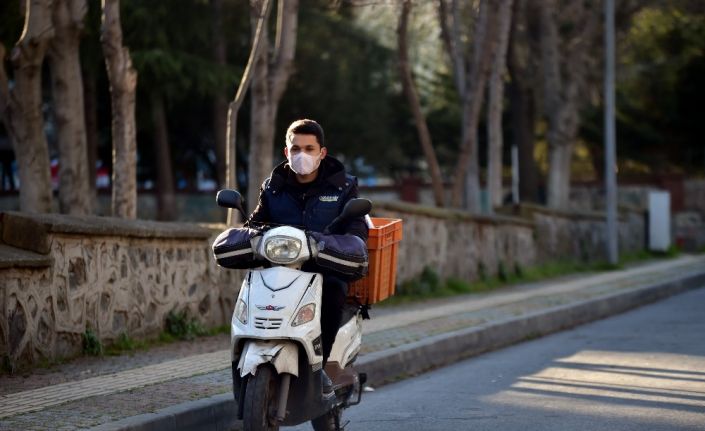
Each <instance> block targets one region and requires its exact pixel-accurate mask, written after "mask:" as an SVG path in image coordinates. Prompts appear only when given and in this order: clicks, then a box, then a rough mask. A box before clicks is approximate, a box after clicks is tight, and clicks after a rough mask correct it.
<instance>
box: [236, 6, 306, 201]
mask: <svg viewBox="0 0 705 431" xmlns="http://www.w3.org/2000/svg"><path fill="white" fill-rule="evenodd" d="M260 3H261V2H259V1H255V2H253V9H252V10H253V20H254V19H255V18H258V17H259V16H260V15H261V12H260V11H262V6H263V5H262V4H260ZM298 10H299V1H298V0H288V1H282V0H280V1H279V5H278V10H277V32H276V40H275V44H274V49H273V54H272V56H271V59H268V57H269V56H268V51H269V50H268V49H264V48H263V49H262V50H261V52H260V55H259V58H258V59H257V61H256V62H255V63H254V76H253V79H254V82H253V84H252V85H253V88H252V115H251V126H252V127H251V131H250V159H249V168H250V169H249V170H250V172H249V178H248V187H247V199H248V201H249V202H250V209H253V208H254V207H253V206H252V205H254V202H256V199H257V196H258V194H259V187H260V185H261V184H262V182H263V181H264V179H265V178H266V177H267V176H268V175H269V173H270V171H271V169H272V167H273V163H272V155H273V147H274V135H275V133H274V128H275V127H276V119H277V109H278V105H279V101H280V100H281V97H282V95H283V94H284V90H285V89H286V85H287V82H288V81H289V76H291V72H292V71H293V63H294V54H295V52H296V36H297V27H298ZM261 37H262V38H263V39H262V43H263V44H264V47H267V46H268V45H269V43H268V39H267V35H266V34H263V35H262V36H261Z"/></svg>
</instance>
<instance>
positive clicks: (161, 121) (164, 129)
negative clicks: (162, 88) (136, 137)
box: [152, 94, 177, 220]
mask: <svg viewBox="0 0 705 431" xmlns="http://www.w3.org/2000/svg"><path fill="white" fill-rule="evenodd" d="M152 122H153V126H154V149H155V151H154V155H155V158H156V164H157V166H156V167H157V219H158V220H175V219H176V216H177V214H176V212H177V210H176V195H175V192H174V174H173V169H172V163H171V147H170V145H169V127H168V125H167V121H166V113H165V112H164V100H163V99H162V97H161V96H160V95H157V94H155V95H153V96H152Z"/></svg>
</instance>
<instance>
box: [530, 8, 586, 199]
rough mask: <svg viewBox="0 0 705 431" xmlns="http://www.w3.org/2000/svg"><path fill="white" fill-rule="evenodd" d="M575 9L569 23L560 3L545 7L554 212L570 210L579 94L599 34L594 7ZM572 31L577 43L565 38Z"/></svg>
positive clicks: (550, 193)
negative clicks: (564, 27) (591, 47)
mask: <svg viewBox="0 0 705 431" xmlns="http://www.w3.org/2000/svg"><path fill="white" fill-rule="evenodd" d="M576 5H577V6H578V7H576V8H575V10H574V11H573V12H572V14H571V15H570V16H567V17H566V16H564V14H562V13H561V14H559V11H558V7H557V4H556V0H545V1H541V2H540V16H541V36H540V39H541V62H542V65H543V79H544V85H543V88H544V105H545V111H546V116H547V117H548V133H547V138H548V144H549V161H550V166H549V175H548V183H547V196H548V205H549V206H551V207H554V208H565V207H568V205H569V198H570V164H571V163H570V161H571V156H572V151H573V147H574V145H575V140H576V136H577V133H578V127H579V122H580V117H579V110H580V101H579V97H578V93H579V88H580V86H581V85H582V81H583V79H584V75H585V69H586V68H587V67H588V65H587V61H586V59H587V57H588V52H587V51H588V49H589V47H590V45H589V44H590V41H591V40H592V36H593V35H594V34H595V33H596V32H597V31H598V30H599V26H598V25H597V22H598V21H599V16H600V13H599V10H598V11H595V10H591V9H590V8H591V5H590V4H589V2H582V3H577V4H576ZM559 16H560V17H561V18H563V21H562V22H561V23H560V24H563V23H564V22H567V23H570V24H571V26H570V27H568V26H566V30H565V31H563V30H562V31H561V32H560V33H559V31H558V28H559V22H558V20H559ZM560 27H561V29H563V26H560ZM569 31H571V32H572V33H573V37H572V38H570V34H568V35H566V34H564V33H567V32H569ZM562 39H567V42H566V41H563V40H562ZM561 46H563V52H562V51H561Z"/></svg>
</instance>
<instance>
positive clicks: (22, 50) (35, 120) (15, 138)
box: [1, 0, 54, 213]
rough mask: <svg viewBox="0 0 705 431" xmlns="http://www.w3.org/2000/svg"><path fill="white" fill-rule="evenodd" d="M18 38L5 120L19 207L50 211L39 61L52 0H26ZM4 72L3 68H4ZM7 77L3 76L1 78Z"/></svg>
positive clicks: (49, 35) (44, 47)
mask: <svg viewBox="0 0 705 431" xmlns="http://www.w3.org/2000/svg"><path fill="white" fill-rule="evenodd" d="M26 5H27V7H26V9H25V25H24V29H23V31H22V36H21V38H20V40H19V41H18V42H17V45H15V48H14V49H13V50H12V54H11V60H12V65H13V68H14V85H13V86H12V88H9V89H8V91H7V92H6V93H5V91H4V90H3V93H5V94H6V95H7V96H6V97H4V98H5V100H6V101H5V102H3V103H1V104H2V105H5V106H6V108H5V110H4V111H5V114H4V118H5V124H6V128H7V131H8V134H9V136H10V140H11V141H12V143H13V146H14V149H15V157H16V159H17V164H18V169H19V177H20V210H21V211H26V212H39V213H46V212H50V211H51V201H52V192H51V175H50V171H49V150H48V148H47V142H46V137H45V136H44V119H43V116H42V63H43V61H44V56H45V54H46V51H47V48H48V46H49V42H50V41H51V39H52V37H53V36H54V29H53V26H52V23H51V11H52V7H53V2H52V1H51V0H29V1H27V3H26ZM3 75H4V69H3ZM3 79H4V80H5V81H6V77H5V78H3Z"/></svg>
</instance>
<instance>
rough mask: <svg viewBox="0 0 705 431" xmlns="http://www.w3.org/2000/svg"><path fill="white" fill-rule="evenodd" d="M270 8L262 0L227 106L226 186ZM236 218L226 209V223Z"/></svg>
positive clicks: (231, 184)
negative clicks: (242, 67) (239, 120)
mask: <svg viewBox="0 0 705 431" xmlns="http://www.w3.org/2000/svg"><path fill="white" fill-rule="evenodd" d="M271 10H272V2H271V0H264V4H263V5H262V9H261V10H260V14H259V17H258V19H257V26H256V30H255V34H254V38H253V40H252V48H251V49H250V56H249V58H248V59H247V66H245V72H244V73H243V74H242V77H241V78H240V84H239V85H238V87H237V92H236V93H235V98H234V99H233V101H232V102H230V105H229V107H228V128H227V131H228V132H227V137H226V147H225V153H226V157H227V166H226V178H227V188H229V189H234V188H236V187H237V178H236V169H237V165H236V163H237V159H236V153H237V114H238V112H239V111H240V107H241V106H242V102H243V101H244V100H245V95H246V94H247V90H248V89H249V87H250V83H251V82H252V77H253V75H254V68H255V66H254V64H255V62H256V61H257V59H258V58H259V56H260V51H261V50H262V46H263V39H264V36H265V33H266V31H267V27H266V26H267V21H268V19H269V14H270V13H271ZM236 220H237V214H236V213H235V212H234V211H233V210H232V209H229V210H228V220H227V223H228V225H231V226H232V225H233V224H235V222H236Z"/></svg>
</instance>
